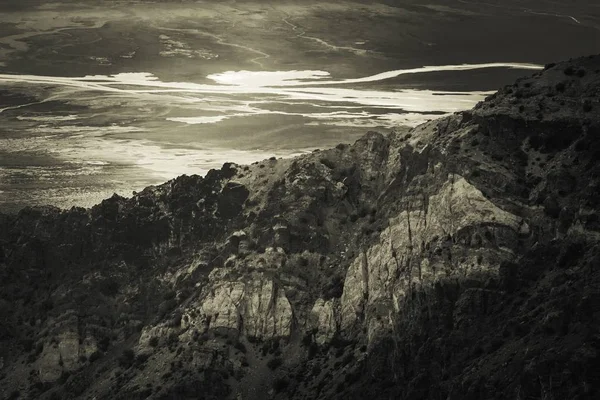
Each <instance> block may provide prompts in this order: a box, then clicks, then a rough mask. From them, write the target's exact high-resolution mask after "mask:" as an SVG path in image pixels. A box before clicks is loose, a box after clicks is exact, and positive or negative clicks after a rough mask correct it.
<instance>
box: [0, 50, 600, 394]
mask: <svg viewBox="0 0 600 400" xmlns="http://www.w3.org/2000/svg"><path fill="white" fill-rule="evenodd" d="M599 71H600V56H590V57H585V58H581V59H577V60H571V61H567V62H563V63H558V64H556V65H548V66H547V67H546V69H545V70H544V71H543V72H540V73H535V74H534V75H533V76H531V77H526V78H523V79H520V80H518V81H517V82H516V83H515V84H514V85H508V86H506V87H504V88H502V89H500V90H499V91H498V92H497V93H496V94H494V95H492V96H490V97H489V98H488V99H486V101H484V102H482V103H480V104H478V105H477V107H475V108H474V109H473V110H470V111H465V112H460V113H456V114H454V115H452V116H449V117H445V118H441V119H439V120H435V121H430V122H428V123H426V124H423V125H421V126H419V127H417V128H414V129H408V128H407V129H398V130H397V131H394V132H391V133H390V134H388V135H382V134H380V133H377V132H369V133H367V134H366V135H365V136H364V137H363V138H361V139H359V140H358V141H356V142H355V143H354V144H353V145H344V144H341V145H338V146H336V147H335V148H333V149H329V150H324V151H316V152H313V153H311V154H308V155H304V156H300V157H298V158H294V159H274V158H272V159H269V160H264V161H262V162H258V163H255V164H253V165H250V166H240V165H236V164H232V163H228V164H225V165H224V166H223V167H222V168H221V169H220V170H211V171H210V172H209V173H208V174H207V175H206V176H205V177H199V176H182V177H179V178H176V179H174V180H171V181H169V182H167V183H165V184H163V185H159V186H154V187H149V188H146V189H144V190H143V191H141V192H140V193H137V194H135V195H134V196H133V197H132V198H130V199H125V198H122V197H120V196H117V195H115V196H113V197H112V198H110V199H107V200H104V201H103V202H102V203H100V204H99V205H97V206H94V207H92V208H91V209H89V210H85V209H81V208H73V209H71V210H69V211H61V210H59V209H56V208H53V207H45V208H26V209H24V210H22V211H21V212H20V213H18V214H16V215H3V214H0V227H1V229H0V277H1V282H2V283H1V285H2V291H1V293H2V295H1V297H0V319H1V320H2V321H3V324H2V325H1V328H0V329H1V330H0V340H1V343H2V347H0V359H1V360H2V362H0V394H2V395H3V396H5V397H6V398H19V396H20V397H24V398H27V397H29V398H97V399H101V398H123V399H129V398H155V399H179V398H181V399H184V398H213V399H221V398H243V399H263V398H279V399H283V398H290V399H296V398H298V399H300V398H318V399H337V398H340V399H341V398H344V399H347V398H357V399H358V398H365V397H368V396H376V397H378V398H379V397H381V398H387V397H389V398H406V399H471V398H472V399H476V398H541V399H547V398H582V399H584V398H593V397H594V396H595V395H597V394H598V389H599V388H600V382H598V381H597V378H595V377H594V374H593V371H594V369H595V368H597V366H598V345H599V344H600V342H599V339H600V333H599V332H598V326H599V325H598V318H599V316H600V314H599V311H600V298H599V297H598V295H597V293H600V291H599V290H598V289H599V288H600V279H599V278H600V277H599V276H598V270H597V269H598V268H597V267H598V265H599V264H600V251H599V248H598V238H599V235H600V224H599V220H598V211H597V210H598V200H597V199H598V198H599V197H598V194H599V189H600V180H599V176H600V170H599V168H600V166H599V165H598V159H600V118H599V116H600V105H599V104H598V98H599V95H600V73H599Z"/></svg>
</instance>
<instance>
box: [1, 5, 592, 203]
mask: <svg viewBox="0 0 600 400" xmlns="http://www.w3.org/2000/svg"><path fill="white" fill-rule="evenodd" d="M421 3H422V2H417V1H380V2H348V1H335V2H333V1H331V2H327V1H326V2H322V1H303V2H291V1H290V2H285V1H284V2H261V1H228V2H222V1H202V2H192V1H111V2H107V1H63V2H48V1H24V2H22V1H9V2H2V5H0V7H2V12H1V13H0V210H4V211H16V210H18V209H20V208H21V207H23V206H24V205H32V204H46V203H51V204H55V205H58V206H61V207H66V208H69V207H71V206H73V205H86V206H89V205H91V204H94V203H95V202H97V201H99V200H100V199H102V198H104V197H106V196H109V195H110V194H112V193H113V192H117V193H119V194H121V195H127V196H128V195H131V192H132V191H133V190H140V189H141V188H143V187H145V186H147V185H149V184H156V183H159V182H162V181H163V180H165V179H170V178H172V177H175V176H177V175H180V174H183V173H187V174H192V173H201V174H203V173H206V171H207V170H208V169H210V168H213V167H216V166H218V165H221V164H222V163H223V162H225V161H228V160H234V161H238V162H253V161H256V160H259V159H262V158H265V157H269V156H277V157H288V156H291V155H294V154H300V153H302V152H306V151H311V150H313V149H316V148H322V147H327V146H333V145H335V144H336V143H338V142H344V141H352V140H355V139H356V138H358V137H360V136H361V135H362V134H363V133H364V131H365V130H367V129H379V130H381V131H383V132H387V131H389V130H391V129H394V128H396V127H398V126H401V125H410V126H415V125H417V124H419V123H422V122H425V121H427V120H429V119H433V118H436V117H439V116H441V115H447V114H449V113H452V112H455V111H458V110H464V109H468V108H470V107H472V106H473V105H475V104H476V103H477V102H478V101H480V100H482V99H483V98H484V97H485V96H487V95H489V94H490V93H491V92H492V91H494V90H496V89H498V88H499V87H501V86H503V85H505V84H507V83H509V82H512V81H514V80H515V79H516V78H517V77H519V76H522V75H524V74H527V73H528V72H527V70H528V69H529V68H541V66H543V65H544V64H546V63H548V62H550V61H551V60H555V59H568V58H570V57H575V56H579V55H582V54H590V53H593V52H595V51H597V50H598V43H600V29H599V27H600V26H599V24H600V19H599V18H600V9H599V7H598V5H597V4H595V3H594V2H591V1H587V2H586V1H577V2H569V3H568V4H563V3H561V2H551V1H502V2H500V1H489V2H483V3H482V2H469V1H440V0H435V1H433V2H430V3H428V4H425V5H424V4H421ZM490 63H498V64H497V66H496V67H493V68H492V67H489V64H490ZM462 64H470V65H472V67H471V68H469V69H467V70H457V68H452V66H457V65H462ZM482 65H483V66H486V65H487V66H488V67H486V68H479V67H477V66H482ZM426 66H434V67H438V69H436V68H434V69H432V70H419V69H420V68H422V67H426ZM447 66H451V68H446V67H447ZM509 67H510V68H509ZM413 69H416V71H417V73H402V74H397V75H393V76H388V77H385V78H377V79H372V80H367V81H364V80H361V79H363V78H365V77H372V76H377V75H378V74H382V73H387V72H389V71H411V70H413ZM244 71H250V72H244ZM418 71H420V72H418ZM425 71H429V72H425ZM227 72H230V73H229V74H227ZM123 74H132V75H123ZM114 75H117V77H114ZM231 79H233V80H231ZM345 80H349V81H347V82H344V81H345ZM289 81H292V83H296V84H297V83H299V82H300V81H303V82H304V83H301V84H300V85H299V87H296V88H291V87H289V85H288V84H289V83H290V82H289ZM322 81H333V82H336V83H335V84H333V85H323V82H322ZM341 81H342V82H341ZM313 84H315V85H313ZM281 85H287V86H286V87H285V88H284V89H286V90H282V87H281Z"/></svg>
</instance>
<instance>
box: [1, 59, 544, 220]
mask: <svg viewBox="0 0 600 400" xmlns="http://www.w3.org/2000/svg"><path fill="white" fill-rule="evenodd" d="M499 68H512V69H522V70H536V69H540V68H541V66H539V65H533V64H519V63H493V64H474V65H449V66H434V67H422V68H416V69H407V70H395V71H388V72H384V73H380V74H376V75H372V76H366V77H360V78H355V79H344V80H338V79H334V78H333V77H332V76H330V74H329V73H328V72H325V71H227V72H223V73H219V74H213V75H209V76H208V77H206V83H190V82H163V81H161V80H159V79H158V78H157V77H155V76H153V75H152V74H150V73H121V74H117V75H111V76H104V75H102V76H98V75H95V76H85V77H53V76H36V75H11V74H0V90H7V91H10V92H11V93H17V94H19V95H20V96H22V97H21V98H19V99H18V100H15V101H14V102H13V103H11V104H5V105H2V104H0V122H1V123H2V125H0V210H2V209H4V210H14V209H16V208H18V207H20V206H21V205H23V204H44V203H52V204H56V205H59V206H61V207H70V206H72V205H84V206H89V205H91V204H93V203H95V202H97V201H99V200H100V199H101V198H103V197H106V196H107V195H110V194H111V193H112V192H113V191H116V192H119V193H120V194H123V195H129V194H130V193H131V191H132V190H139V189H141V188H142V187H144V186H146V185H149V184H155V183H159V182H162V181H164V180H167V179H170V178H173V177H176V176H178V175H181V174H204V173H206V172H207V171H208V169H210V168H219V167H220V166H221V165H222V164H223V163H224V162H227V161H233V162H236V163H240V164H245V163H251V162H254V161H257V160H260V159H264V158H267V157H271V156H277V157H288V156H292V155H296V154H301V153H303V152H306V151H311V150H312V149H314V148H319V147H326V146H330V145H332V144H335V143H337V142H348V141H352V140H354V139H355V138H356V137H358V136H359V135H361V134H362V133H364V132H365V131H367V130H369V129H378V130H380V131H383V132H385V131H389V130H391V129H393V128H394V127H396V126H399V125H410V126H415V125H417V124H420V123H422V122H425V121H427V120H428V119H432V118H436V117H439V116H442V115H446V114H449V113H452V112H456V111H460V110H464V109H468V108H471V107H473V106H474V105H475V104H476V103H477V102H479V101H481V100H482V99H483V98H484V97H485V96H487V95H489V94H490V93H491V92H487V91H468V92H452V91H435V90H427V89H423V88H420V89H419V90H416V89H408V88H398V87H397V86H396V85H395V84H394V79H395V78H397V77H399V76H402V75H416V74H428V73H440V72H453V73H460V74H469V73H470V72H471V71H474V70H482V69H499ZM463 79H468V77H466V78H464V77H463Z"/></svg>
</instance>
